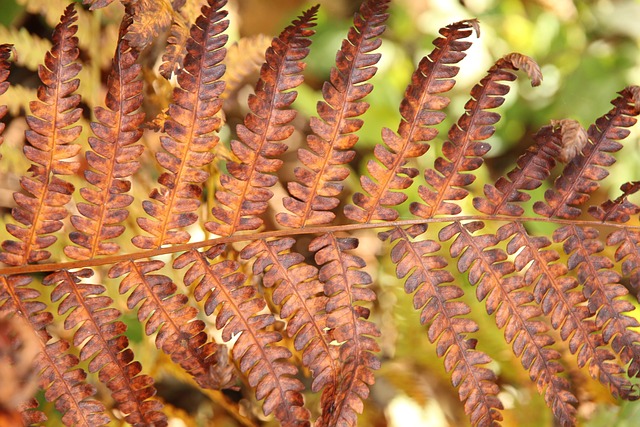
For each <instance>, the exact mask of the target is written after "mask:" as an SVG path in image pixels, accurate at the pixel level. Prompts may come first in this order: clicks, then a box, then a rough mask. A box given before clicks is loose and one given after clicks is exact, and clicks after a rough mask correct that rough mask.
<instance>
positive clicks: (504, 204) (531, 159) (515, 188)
mask: <svg viewBox="0 0 640 427" xmlns="http://www.w3.org/2000/svg"><path fill="white" fill-rule="evenodd" d="M534 140H535V141H536V143H535V145H533V146H531V147H529V149H528V150H527V151H526V152H525V153H524V154H523V155H522V156H520V157H519V158H518V160H517V162H516V167H515V168H514V169H513V170H511V171H510V172H509V173H507V175H506V176H504V177H500V178H498V180H497V181H496V183H495V185H490V184H485V186H484V195H485V197H474V199H473V206H474V207H475V208H476V209H477V210H478V211H480V212H482V213H485V214H487V215H509V216H522V214H523V213H524V209H523V208H522V207H521V206H520V205H518V204H517V203H521V202H526V201H527V200H529V199H530V198H531V196H530V195H529V194H527V193H523V192H522V191H521V190H534V189H536V188H538V187H540V185H542V182H543V181H544V180H545V179H546V178H547V177H549V175H550V173H551V169H553V168H554V166H555V165H556V159H557V158H558V157H559V156H560V153H561V145H562V142H561V141H562V138H561V135H558V132H557V131H554V129H553V126H545V127H543V128H542V129H540V130H539V131H538V133H536V135H534Z"/></svg>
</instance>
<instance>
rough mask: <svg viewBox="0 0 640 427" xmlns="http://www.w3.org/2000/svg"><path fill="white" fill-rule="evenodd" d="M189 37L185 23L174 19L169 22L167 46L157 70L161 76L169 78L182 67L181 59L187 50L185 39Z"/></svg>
mask: <svg viewBox="0 0 640 427" xmlns="http://www.w3.org/2000/svg"><path fill="white" fill-rule="evenodd" d="M188 39H189V29H188V28H187V26H186V23H183V22H181V21H180V20H177V19H176V20H174V21H173V22H172V23H171V29H170V30H169V37H168V38H167V47H166V48H165V51H164V54H163V55H162V64H160V68H159V69H158V72H159V73H160V75H161V76H162V77H164V78H165V79H167V80H169V79H170V78H171V75H172V74H173V73H175V72H177V71H178V70H179V69H180V68H181V67H182V61H183V59H184V56H185V54H186V51H187V40H188Z"/></svg>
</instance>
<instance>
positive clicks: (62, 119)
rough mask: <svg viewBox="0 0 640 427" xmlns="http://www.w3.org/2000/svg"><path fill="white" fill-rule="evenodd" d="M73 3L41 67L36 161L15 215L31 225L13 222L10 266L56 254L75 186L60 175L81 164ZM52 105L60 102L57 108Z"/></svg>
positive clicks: (34, 126) (34, 108) (32, 123)
mask: <svg viewBox="0 0 640 427" xmlns="http://www.w3.org/2000/svg"><path fill="white" fill-rule="evenodd" d="M75 21H76V12H75V9H74V8H73V4H70V5H69V6H68V7H67V9H66V10H65V12H64V14H63V15H62V18H61V20H60V23H59V24H58V25H57V26H56V28H55V30H54V33H53V41H54V45H53V48H52V49H51V51H50V52H48V53H47V55H46V56H45V64H44V66H41V67H40V69H39V70H38V74H39V76H40V79H41V81H42V84H43V85H42V86H40V87H39V89H38V101H32V102H31V103H30V109H31V112H32V114H33V116H28V117H27V123H28V125H29V128H30V130H28V131H27V132H26V137H27V141H28V142H29V144H30V145H27V146H25V147H24V154H25V156H26V157H27V158H28V159H29V160H31V161H32V162H34V163H33V164H32V165H31V167H30V168H29V171H30V172H31V173H32V176H31V177H27V176H23V177H22V179H21V180H20V185H21V187H22V188H23V189H24V190H25V191H26V192H27V195H25V194H23V193H15V194H14V199H15V201H16V203H17V205H18V206H17V207H15V208H14V209H13V210H12V212H11V214H12V216H13V218H14V219H15V220H16V221H17V222H19V223H20V224H22V225H24V226H25V228H23V227H20V226H18V225H15V224H7V226H6V227H7V231H8V232H9V233H11V235H12V236H14V237H16V238H17V239H18V241H13V240H5V241H4V242H3V243H2V248H3V249H4V250H5V251H6V252H2V253H0V261H1V262H4V263H6V264H9V265H22V264H26V263H34V262H38V261H42V260H45V259H47V258H49V257H50V256H51V254H50V253H49V252H48V251H45V250H44V249H45V248H47V247H49V246H50V245H51V244H53V242H55V241H56V240H57V238H56V236H54V235H52V233H54V232H56V231H58V230H59V229H60V228H61V227H62V219H63V218H65V217H66V216H67V210H66V208H65V206H64V205H65V204H66V203H67V202H69V200H70V199H71V194H72V193H73V190H74V187H73V185H71V184H70V183H68V182H66V181H63V180H62V179H60V178H59V175H72V174H74V173H75V172H76V170H77V169H78V167H79V163H78V161H76V160H69V159H71V158H72V157H74V156H75V155H76V154H77V153H78V152H79V150H80V146H79V145H77V144H73V141H74V140H75V139H76V138H77V137H78V136H79V135H80V132H81V128H80V126H72V125H73V124H74V123H76V122H77V121H78V119H79V118H80V116H81V114H82V110H81V109H80V108H78V104H79V103H80V96H79V95H76V94H73V92H74V91H75V90H76V89H77V88H78V85H79V84H80V81H79V80H78V79H76V78H75V77H76V76H77V74H78V72H79V71H80V68H81V66H80V64H78V63H77V62H75V61H76V59H77V57H78V53H79V52H78V47H77V46H78V38H77V37H75V36H74V34H75V33H76V31H77V26H75V25H73V23H74V22H75ZM52 106H55V107H54V108H52Z"/></svg>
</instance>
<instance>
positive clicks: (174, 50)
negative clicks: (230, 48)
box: [159, 0, 229, 86]
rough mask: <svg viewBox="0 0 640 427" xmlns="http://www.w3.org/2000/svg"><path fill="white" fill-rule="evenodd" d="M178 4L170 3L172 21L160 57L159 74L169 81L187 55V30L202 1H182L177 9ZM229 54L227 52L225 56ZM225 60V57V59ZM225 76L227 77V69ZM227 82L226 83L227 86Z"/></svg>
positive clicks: (194, 18)
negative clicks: (172, 9) (165, 45)
mask: <svg viewBox="0 0 640 427" xmlns="http://www.w3.org/2000/svg"><path fill="white" fill-rule="evenodd" d="M179 3H180V2H175V1H174V2H172V6H173V8H174V11H175V12H174V13H173V21H172V22H171V28H170V29H169V36H168V37H167V47H166V48H165V52H164V54H163V55H162V64H160V68H159V73H160V75H161V76H162V77H164V78H165V79H167V80H168V79H170V78H171V75H172V74H174V73H175V72H176V71H178V69H180V68H182V66H183V61H184V57H185V55H186V54H187V40H189V28H190V27H191V25H192V24H193V22H195V20H196V19H197V18H198V16H199V15H200V9H202V6H203V3H206V2H205V1H203V0H192V1H189V2H185V1H183V2H182V3H184V4H182V5H181V7H179V8H178V6H179ZM228 55H229V53H228V52H227V56H228ZM225 58H226V57H225ZM226 75H227V76H229V70H228V69H227V72H226ZM228 85H229V82H227V86H228Z"/></svg>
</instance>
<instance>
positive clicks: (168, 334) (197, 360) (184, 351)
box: [109, 261, 232, 389]
mask: <svg viewBox="0 0 640 427" xmlns="http://www.w3.org/2000/svg"><path fill="white" fill-rule="evenodd" d="M162 267H164V263H163V262H162V261H139V262H124V263H118V264H116V265H114V266H113V267H112V268H111V269H110V270H109V277H111V278H117V277H122V276H126V277H124V278H123V279H122V281H121V282H120V288H119V291H120V294H122V295H124V294H126V293H128V292H130V291H131V294H130V295H129V298H128V299H127V307H128V308H129V309H130V310H133V309H134V308H135V307H136V306H138V305H139V304H141V305H140V308H139V309H138V320H140V322H142V323H144V324H145V333H146V334H147V335H152V334H154V333H156V332H157V336H156V346H157V347H158V348H159V349H161V350H162V351H164V352H165V353H166V354H168V355H169V356H170V357H171V359H172V360H173V361H174V362H176V363H178V364H180V366H182V368H183V369H184V370H185V371H187V372H188V373H189V374H191V375H192V376H193V377H194V379H195V380H196V382H197V383H198V384H199V385H200V386H202V387H204V388H208V389H219V388H226V387H229V386H230V383H231V381H232V378H228V376H227V375H226V373H225V374H224V375H220V373H221V372H220V371H223V370H224V367H223V366H217V364H218V361H219V360H221V359H219V358H218V356H217V355H216V353H217V352H218V351H222V352H224V351H225V349H224V348H222V346H218V345H216V344H215V343H211V342H207V335H206V333H205V332H204V329H205V324H204V322H203V321H201V320H198V319H197V315H198V310H197V309H196V308H194V307H192V306H190V305H189V304H188V301H189V298H188V297H187V296H186V295H184V294H181V293H177V286H176V284H175V283H173V282H172V281H171V279H169V278H168V277H167V276H164V275H161V274H152V273H153V272H154V271H158V270H160V269H161V268H162Z"/></svg>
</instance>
